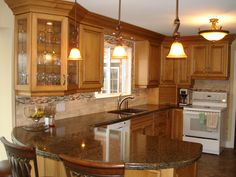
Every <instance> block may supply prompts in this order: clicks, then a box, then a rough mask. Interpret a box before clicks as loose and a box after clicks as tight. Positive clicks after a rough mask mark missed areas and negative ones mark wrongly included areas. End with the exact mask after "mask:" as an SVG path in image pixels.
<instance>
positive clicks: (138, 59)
mask: <svg viewBox="0 0 236 177" xmlns="http://www.w3.org/2000/svg"><path fill="white" fill-rule="evenodd" d="M148 60H149V42H148V41H137V42H135V87H140V88H147V85H148Z"/></svg>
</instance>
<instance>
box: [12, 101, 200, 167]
mask: <svg viewBox="0 0 236 177" xmlns="http://www.w3.org/2000/svg"><path fill="white" fill-rule="evenodd" d="M135 108H139V109H145V110H146V111H145V112H143V113H141V114H138V115H143V114H147V113H151V112H155V111H160V110H165V109H170V108H173V107H172V106H168V105H142V106H137V107H135ZM132 117H133V115H123V116H119V115H117V114H111V113H106V112H103V113H96V114H90V115H85V116H79V117H75V118H67V119H63V120H58V121H56V127H55V128H50V129H47V130H45V131H44V132H43V131H42V132H30V131H26V130H24V129H23V128H22V127H16V128H14V129H13V131H12V138H13V141H15V142H16V143H18V144H21V145H30V146H35V147H36V148H37V154H38V155H42V156H45V157H49V158H52V159H55V160H59V157H58V155H59V154H68V155H71V156H74V157H78V158H81V159H85V160H90V161H103V162H116V163H122V164H123V163H125V167H126V168H127V169H161V168H179V167H182V166H186V165H189V164H192V163H194V162H195V161H196V160H198V159H199V158H200V156H201V152H202V146H201V144H198V143H190V142H183V141H178V140H171V139H168V138H161V137H155V136H146V135H142V134H138V133H131V132H127V131H117V130H110V131H109V134H108V133H107V131H108V129H107V128H104V127H105V126H101V125H108V124H112V123H116V122H120V121H123V120H129V119H131V118H132Z"/></svg>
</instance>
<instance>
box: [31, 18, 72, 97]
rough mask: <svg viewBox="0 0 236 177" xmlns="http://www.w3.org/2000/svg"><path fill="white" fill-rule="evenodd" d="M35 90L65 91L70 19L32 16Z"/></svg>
mask: <svg viewBox="0 0 236 177" xmlns="http://www.w3.org/2000/svg"><path fill="white" fill-rule="evenodd" d="M32 26H33V27H34V28H32V63H31V67H32V90H33V91H36V92H37V91H53V92H54V93H55V92H57V91H63V90H65V89H66V64H67V34H68V31H67V30H68V19H67V18H66V17H62V16H55V15H46V14H33V18H32Z"/></svg>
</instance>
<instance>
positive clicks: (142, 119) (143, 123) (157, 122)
mask: <svg viewBox="0 0 236 177" xmlns="http://www.w3.org/2000/svg"><path fill="white" fill-rule="evenodd" d="M131 132H132V133H142V134H145V135H151V136H161V137H167V138H171V139H176V140H182V136H183V110H182V109H177V108H176V109H168V110H164V111H158V112H154V113H150V114H146V115H143V116H137V117H136V118H132V119H131Z"/></svg>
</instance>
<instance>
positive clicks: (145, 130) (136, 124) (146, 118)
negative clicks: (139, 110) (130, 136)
mask: <svg viewBox="0 0 236 177" xmlns="http://www.w3.org/2000/svg"><path fill="white" fill-rule="evenodd" d="M153 129H154V124H153V113H150V114H147V115H143V116H138V117H137V118H132V119H131V132H132V133H142V134H145V135H153V132H154V131H153Z"/></svg>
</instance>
